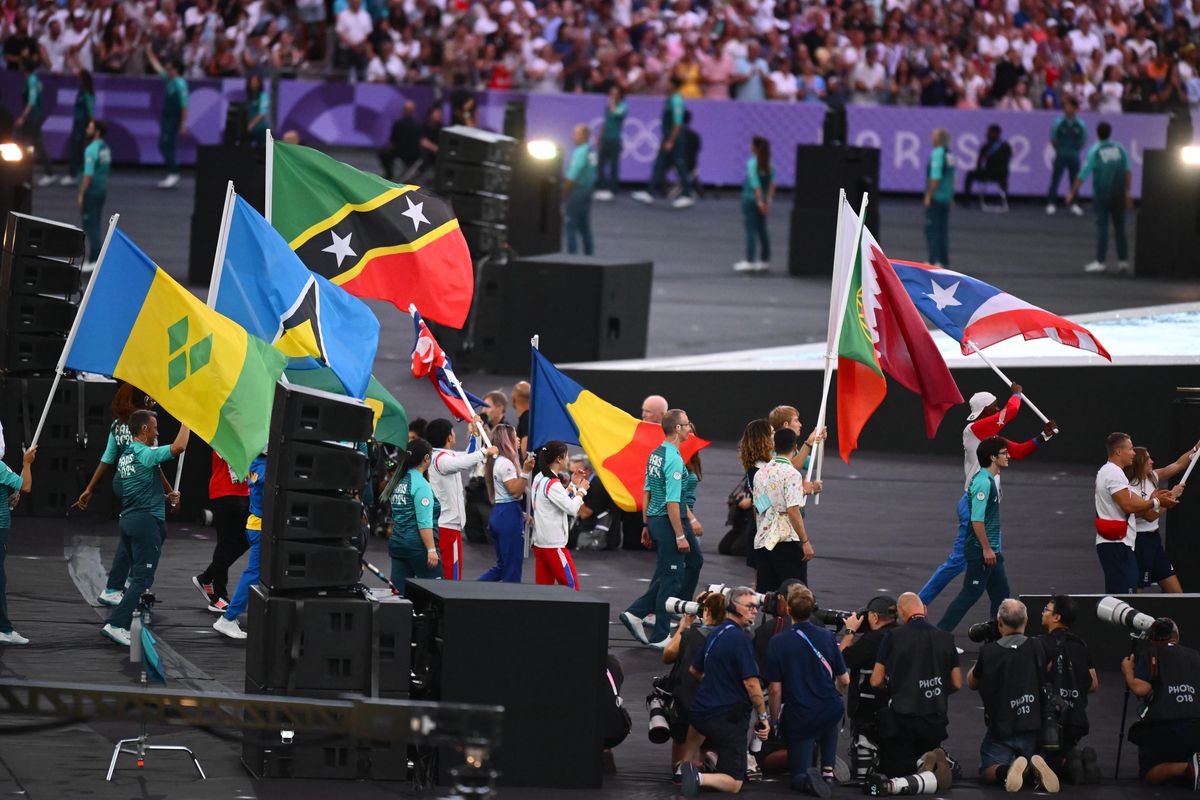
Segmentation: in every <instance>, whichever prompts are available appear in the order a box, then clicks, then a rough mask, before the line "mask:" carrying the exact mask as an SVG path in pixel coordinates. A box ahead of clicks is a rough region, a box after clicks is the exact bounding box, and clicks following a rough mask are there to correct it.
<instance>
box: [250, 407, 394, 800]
mask: <svg viewBox="0 0 1200 800" xmlns="http://www.w3.org/2000/svg"><path fill="white" fill-rule="evenodd" d="M372 420H373V415H372V412H371V409H370V408H369V407H368V406H366V405H364V404H362V403H360V402H358V401H355V400H350V399H346V398H342V397H337V396H335V395H330V394H327V393H324V392H318V391H314V390H310V389H305V388H303V387H297V386H291V385H283V384H279V385H277V386H276V388H275V403H274V407H273V409H272V414H271V431H270V439H269V441H270V445H269V448H268V453H267V465H266V476H265V485H264V495H263V517H262V534H261V535H262V539H261V548H262V549H261V565H262V567H261V578H260V585H259V586H258V587H256V588H255V589H254V591H253V592H251V595H250V607H249V613H248V623H247V631H246V632H247V635H248V638H247V649H246V692H247V693H248V694H268V695H286V696H292V697H311V698H321V699H336V698H340V697H344V696H347V695H355V696H368V697H378V698H385V699H405V698H407V697H408V693H409V683H410V669H409V664H410V662H411V657H412V654H411V648H412V605H411V604H410V603H409V602H408V601H406V600H401V599H398V598H392V597H391V596H387V597H384V598H382V599H380V598H376V597H373V596H371V595H370V594H368V593H367V592H366V590H365V589H364V588H363V587H362V586H360V585H359V583H358V581H359V578H360V576H361V575H362V565H361V561H360V555H361V553H360V550H359V548H360V546H363V545H365V542H362V541H361V540H360V535H361V526H362V506H361V505H360V504H359V502H358V500H357V499H356V498H355V497H354V496H353V495H354V493H355V492H357V491H358V490H359V489H360V488H361V487H362V485H363V484H364V483H365V481H366V477H367V459H366V457H365V456H364V455H362V454H361V453H360V452H358V450H356V449H355V448H354V447H353V446H352V445H347V444H344V443H345V442H361V441H366V440H367V439H368V438H369V437H370V435H371V430H372ZM242 762H243V763H244V764H245V765H246V767H247V769H249V770H250V771H251V772H252V773H253V774H254V775H255V776H257V777H274V778H328V779H351V780H353V779H360V778H366V779H373V780H404V779H406V778H407V777H408V751H407V747H406V746H405V745H401V744H395V743H392V742H386V741H366V740H353V739H333V740H330V739H329V738H328V737H319V736H314V735H312V734H310V733H308V732H305V731H286V732H285V731H280V732H278V733H269V734H254V735H251V736H250V738H248V739H247V740H246V741H245V743H244V744H243V747H242Z"/></svg>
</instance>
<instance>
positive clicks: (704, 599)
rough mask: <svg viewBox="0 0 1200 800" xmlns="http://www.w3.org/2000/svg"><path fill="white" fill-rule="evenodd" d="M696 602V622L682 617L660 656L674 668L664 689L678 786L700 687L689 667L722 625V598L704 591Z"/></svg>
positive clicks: (684, 616) (672, 765) (675, 778)
mask: <svg viewBox="0 0 1200 800" xmlns="http://www.w3.org/2000/svg"><path fill="white" fill-rule="evenodd" d="M696 602H698V603H700V606H701V609H700V617H699V621H697V618H696V616H695V615H694V614H684V615H683V617H682V618H680V620H679V626H678V627H677V628H676V629H675V633H674V634H672V636H671V638H670V640H669V641H668V642H667V646H666V647H664V648H663V654H662V660H663V663H664V664H672V665H673V666H672V667H671V673H670V674H669V675H667V677H666V680H665V685H664V686H663V688H664V689H666V690H667V691H668V692H670V693H671V696H672V700H671V707H670V710H669V712H668V713H667V719H668V721H669V725H670V731H671V769H672V771H673V773H674V774H673V780H674V781H675V782H677V783H678V782H679V781H681V780H682V774H681V773H680V765H681V763H682V762H683V761H684V759H685V758H686V757H687V746H686V745H687V733H688V727H689V726H690V725H691V707H692V698H693V697H695V696H696V690H697V689H698V688H699V687H700V681H699V680H698V679H697V678H696V677H695V676H694V675H692V673H691V669H690V667H691V665H692V662H693V661H695V660H696V656H697V655H699V653H700V652H701V651H702V650H703V649H704V643H705V641H706V640H707V639H708V635H709V633H710V632H712V630H713V629H715V628H716V627H717V626H719V625H721V624H722V623H724V622H725V595H723V594H721V593H720V592H707V591H705V592H701V593H700V594H699V596H698V597H697V598H696Z"/></svg>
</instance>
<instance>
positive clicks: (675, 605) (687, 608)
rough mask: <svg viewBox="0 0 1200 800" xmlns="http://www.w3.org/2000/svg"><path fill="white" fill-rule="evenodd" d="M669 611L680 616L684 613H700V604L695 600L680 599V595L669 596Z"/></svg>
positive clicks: (667, 604) (667, 605)
mask: <svg viewBox="0 0 1200 800" xmlns="http://www.w3.org/2000/svg"><path fill="white" fill-rule="evenodd" d="M666 607H667V613H668V614H675V615H676V616H680V615H683V614H692V615H695V614H699V613H700V604H699V603H697V602H694V601H688V600H680V599H679V598H678V597H668V598H667V602H666Z"/></svg>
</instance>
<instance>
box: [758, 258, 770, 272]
mask: <svg viewBox="0 0 1200 800" xmlns="http://www.w3.org/2000/svg"><path fill="white" fill-rule="evenodd" d="M770 268H771V265H770V264H768V263H767V262H766V261H755V262H754V271H755V272H766V271H767V270H769V269H770Z"/></svg>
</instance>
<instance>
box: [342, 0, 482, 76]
mask: <svg viewBox="0 0 1200 800" xmlns="http://www.w3.org/2000/svg"><path fill="white" fill-rule="evenodd" d="M373 29H374V23H372V21H371V15H370V14H368V13H367V11H366V9H364V8H363V7H362V0H348V2H347V4H346V7H345V8H343V9H342V10H341V12H340V13H339V14H338V15H337V27H336V29H335V31H336V33H337V41H338V46H337V49H336V50H335V51H334V66H336V67H339V68H341V69H351V70H354V73H355V74H356V75H357V76H358V77H359V79H361V78H362V77H363V72H364V70H366V68H367V61H368V58H369V57H370V55H369V54H370V45H369V43H368V41H367V39H368V38H369V37H370V36H371V31H372V30H373ZM460 30H465V29H460Z"/></svg>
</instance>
